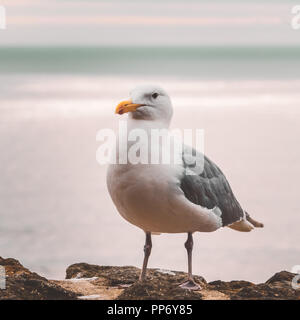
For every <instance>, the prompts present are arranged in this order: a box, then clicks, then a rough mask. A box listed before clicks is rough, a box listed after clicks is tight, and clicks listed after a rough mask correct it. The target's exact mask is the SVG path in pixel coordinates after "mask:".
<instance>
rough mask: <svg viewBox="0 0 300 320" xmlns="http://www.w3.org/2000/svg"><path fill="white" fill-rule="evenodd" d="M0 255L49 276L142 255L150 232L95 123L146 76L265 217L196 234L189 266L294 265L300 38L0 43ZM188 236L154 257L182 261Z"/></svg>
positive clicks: (213, 271) (254, 269) (215, 274)
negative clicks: (192, 44)
mask: <svg viewBox="0 0 300 320" xmlns="http://www.w3.org/2000/svg"><path fill="white" fill-rule="evenodd" d="M0 72H1V75H0V81H1V87H0V177H1V179H0V255H1V256H3V257H14V258H17V259H19V260H20V261H21V262H22V263H23V264H24V265H25V266H26V267H28V268H30V269H31V270H34V271H36V272H38V273H40V274H42V275H45V276H47V277H51V278H63V277H64V273H65V269H66V267H67V266H68V265H70V264H72V263H76V262H83V261H84V262H88V263H96V264H102V265H135V266H140V265H141V262H142V257H143V250H142V249H143V243H144V234H143V232H142V231H140V230H139V229H137V228H135V227H134V226H131V225H130V224H128V223H127V222H126V221H124V220H123V219H122V218H121V217H120V216H119V215H118V213H117V212H116V209H115V208H114V206H113V204H112V202H111V200H110V198H109V196H108V193H107V190H106V182H105V174H106V167H104V166H100V165H98V164H97V162H96V150H97V147H98V146H99V144H98V143H97V142H96V133H97V131H98V130H99V129H102V128H116V126H117V123H118V120H119V117H118V116H116V115H115V114H114V108H115V105H116V104H117V103H118V102H119V101H120V100H121V99H124V98H126V97H127V96H128V91H129V90H130V89H132V87H134V86H135V85H138V84H141V83H157V84H160V85H162V86H163V87H165V89H166V90H167V91H168V92H169V94H170V96H171V97H172V100H173V105H174V120H173V123H172V127H173V128H195V129H196V128H204V129H205V150H206V153H207V155H208V156H209V157H210V158H212V159H213V160H214V161H215V162H216V163H217V164H218V165H219V166H220V167H221V168H222V169H223V171H224V173H225V174H226V175H227V177H228V179H229V181H230V183H231V185H232V188H233V190H234V192H235V193H236V195H237V198H238V199H239V201H240V202H241V204H242V205H243V207H244V208H245V209H247V211H249V212H250V213H251V214H252V215H253V217H255V218H257V219H258V220H261V221H262V222H264V223H265V229H263V230H255V231H253V232H251V233H238V232H235V231H233V230H231V229H227V228H225V229H221V230H218V231H217V232H215V233H212V234H204V233H197V234H196V235H195V250H194V273H195V274H201V275H203V276H204V277H205V278H206V279H207V280H216V279H223V280H233V279H244V280H250V281H254V282H258V281H265V280H267V278H268V277H269V276H271V275H272V274H273V273H275V272H277V271H280V270H283V269H286V270H291V268H292V267H293V266H294V265H297V264H300V260H299V259H300V258H299V257H300V248H299V244H300V233H299V224H300V214H299V212H300V204H299V183H298V181H299V178H300V151H299V142H300V105H299V101H300V48H253V47H251V48H217V47H215V48H103V49H101V48H1V49H0ZM185 237H186V236H185V235H161V236H156V237H154V248H153V251H152V256H151V258H150V263H149V266H150V267H160V268H167V269H175V270H186V263H187V261H186V260H187V259H186V252H185V249H184V246H183V244H184V241H185Z"/></svg>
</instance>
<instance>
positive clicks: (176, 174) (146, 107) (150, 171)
mask: <svg viewBox="0 0 300 320" xmlns="http://www.w3.org/2000/svg"><path fill="white" fill-rule="evenodd" d="M115 113H116V114H119V115H122V114H125V113H127V114H128V117H127V126H128V132H132V130H133V131H134V130H143V131H144V132H146V133H148V134H150V133H151V130H153V129H159V130H165V131H168V130H169V125H170V122H171V119H172V115H173V107H172V103H171V100H170V98H169V96H168V94H167V93H166V91H165V90H164V89H162V88H161V87H159V86H156V85H141V86H138V87H136V88H135V89H133V90H132V91H131V93H130V100H126V101H122V102H120V103H119V104H118V105H117V107H116V110H115ZM121 135H122V134H121ZM123 135H124V133H123ZM124 138H125V139H124ZM120 141H122V144H123V145H121V148H120V147H119V148H118V147H117V145H118V143H117V144H116V147H115V148H116V149H115V151H116V154H117V159H121V158H122V159H124V157H125V158H126V159H127V157H128V153H129V151H128V150H130V147H131V146H132V144H133V142H132V141H129V139H127V137H122V136H120V134H119V137H118V142H119V143H120ZM160 143H161V141H159V142H158V144H160ZM124 144H127V145H124ZM191 148H192V147H190V146H187V145H184V146H183V148H182V150H183V151H184V150H189V151H192V152H196V154H197V156H201V155H202V156H203V161H204V163H203V165H202V169H200V170H199V168H197V166H194V167H193V166H191V164H190V162H189V161H188V159H187V156H186V154H187V153H186V152H182V153H181V154H179V155H178V159H179V161H177V162H176V164H174V163H172V164H165V163H155V164H151V163H141V162H140V163H139V162H135V163H130V161H128V162H127V163H123V162H122V163H118V161H116V162H115V163H110V164H109V167H108V171H107V187H108V191H109V193H110V196H111V198H112V201H113V203H114V204H115V206H116V208H117V210H118V212H119V213H120V215H121V216H122V217H123V218H124V219H126V220H127V221H128V222H130V223H131V224H133V225H135V226H137V227H139V228H140V229H142V230H143V231H144V232H145V235H146V241H145V245H144V261H143V266H142V270H141V274H140V277H139V280H140V281H144V280H145V279H146V270H147V264H148V260H149V256H150V253H151V249H152V240H151V235H152V234H161V233H187V240H186V242H185V244H184V245H185V248H186V250H187V257H188V278H187V280H186V281H185V282H184V283H182V284H180V287H181V288H183V289H188V290H200V289H201V287H200V285H199V284H198V283H196V281H195V280H194V277H193V274H192V250H193V233H194V232H213V231H216V230H217V229H219V228H221V227H225V226H227V227H230V228H232V229H234V230H236V231H242V232H248V231H251V230H253V229H254V228H262V227H263V224H262V223H260V222H258V221H255V220H254V219H253V218H251V217H250V215H249V214H248V213H247V212H246V211H245V210H243V209H242V207H241V205H240V204H239V202H238V201H237V199H236V197H235V196H234V194H233V192H232V189H231V187H230V185H229V183H228V181H227V179H226V177H225V176H224V174H223V173H222V171H221V170H220V169H219V167H218V166H217V165H216V164H215V163H214V162H212V161H211V160H210V159H209V158H208V157H206V156H205V155H204V154H202V153H200V152H199V151H196V150H194V149H192V150H191ZM151 152H152V151H151V150H150V153H151ZM191 173H192V174H191Z"/></svg>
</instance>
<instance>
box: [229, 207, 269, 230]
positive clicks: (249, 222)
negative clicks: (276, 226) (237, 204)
mask: <svg viewBox="0 0 300 320" xmlns="http://www.w3.org/2000/svg"><path fill="white" fill-rule="evenodd" d="M228 227H229V228H231V229H234V230H237V231H241V232H249V231H251V230H253V229H254V228H263V227H264V225H263V223H261V222H258V221H256V220H254V219H252V218H251V217H250V215H249V214H248V213H247V212H245V216H244V218H243V219H242V220H240V221H237V222H235V223H233V224H231V225H229V226H228Z"/></svg>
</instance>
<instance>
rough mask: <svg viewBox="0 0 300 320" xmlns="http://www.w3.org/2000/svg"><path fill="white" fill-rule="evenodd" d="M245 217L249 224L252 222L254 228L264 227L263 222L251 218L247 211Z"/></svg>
mask: <svg viewBox="0 0 300 320" xmlns="http://www.w3.org/2000/svg"><path fill="white" fill-rule="evenodd" d="M246 219H247V220H248V221H249V222H250V223H251V224H253V225H254V227H255V228H263V227H264V224H263V223H261V222H258V221H256V220H254V219H252V218H251V217H250V215H249V213H248V212H246Z"/></svg>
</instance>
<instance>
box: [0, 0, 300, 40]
mask: <svg viewBox="0 0 300 320" xmlns="http://www.w3.org/2000/svg"><path fill="white" fill-rule="evenodd" d="M295 4H297V2H295V1H289V0H273V1H271V0H269V1H266V0H265V1H262V2H261V1H253V0H252V1H248V0H247V1H246V0H244V1H243V0H240V1H237V0H236V1H233V0H231V1H226V0H223V1H221V0H215V1H208V0H206V1H196V0H185V1H182V0H181V1H180V0H177V1H168V0H165V1H163V0H162V1H158V0H156V1H153V0H151V1H150V0H139V1H138V0H131V1H128V0H110V1H102V0H85V1H82V0H0V5H3V6H4V7H5V8H6V15H7V29H6V30H0V45H1V46H31V45H36V46H62V45H65V46H72V45H81V46H87V45H89V46H110V45H113V46H124V45H126V46H132V45H136V46H139V45H142V46H155V45H157V46H161V45H179V46H180V45H191V46H205V45H283V46H284V45H300V30H293V29H292V28H291V19H292V14H291V9H292V7H293V5H295Z"/></svg>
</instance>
